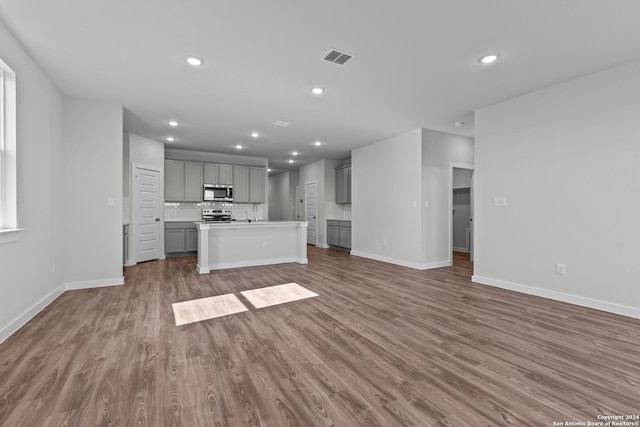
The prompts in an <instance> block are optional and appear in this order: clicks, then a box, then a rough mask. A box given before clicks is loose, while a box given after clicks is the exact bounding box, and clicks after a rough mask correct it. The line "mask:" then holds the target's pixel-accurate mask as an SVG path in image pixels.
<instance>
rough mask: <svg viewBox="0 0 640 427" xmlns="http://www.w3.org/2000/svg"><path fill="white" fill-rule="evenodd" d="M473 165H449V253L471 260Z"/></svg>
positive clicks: (452, 257)
mask: <svg viewBox="0 0 640 427" xmlns="http://www.w3.org/2000/svg"><path fill="white" fill-rule="evenodd" d="M473 237H474V233H473V165H465V164H454V163H452V164H450V166H449V253H450V254H451V261H452V263H453V260H454V256H453V255H454V252H455V253H456V255H457V257H458V258H459V257H460V256H461V254H469V255H468V259H469V261H472V262H473Z"/></svg>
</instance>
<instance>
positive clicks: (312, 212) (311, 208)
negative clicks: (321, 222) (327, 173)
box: [304, 181, 318, 245]
mask: <svg viewBox="0 0 640 427" xmlns="http://www.w3.org/2000/svg"><path fill="white" fill-rule="evenodd" d="M317 186H318V184H317V183H316V181H310V182H307V183H305V184H304V205H305V206H304V212H305V221H307V222H308V223H309V225H308V227H307V244H309V245H315V244H316V229H317V223H316V215H317V213H318V195H317V193H318V191H317Z"/></svg>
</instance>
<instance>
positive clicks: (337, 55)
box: [322, 49, 353, 65]
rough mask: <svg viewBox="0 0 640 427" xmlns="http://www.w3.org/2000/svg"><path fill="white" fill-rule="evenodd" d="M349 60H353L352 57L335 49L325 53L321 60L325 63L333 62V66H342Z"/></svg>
mask: <svg viewBox="0 0 640 427" xmlns="http://www.w3.org/2000/svg"><path fill="white" fill-rule="evenodd" d="M351 58H353V55H350V54H348V53H345V52H340V51H339V50H336V49H331V50H330V51H329V52H327V53H325V55H324V57H323V58H322V59H324V60H325V61H329V62H333V63H334V64H338V65H344V64H345V63H346V62H347V61H348V60H350V59H351Z"/></svg>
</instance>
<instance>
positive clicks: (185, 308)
mask: <svg viewBox="0 0 640 427" xmlns="http://www.w3.org/2000/svg"><path fill="white" fill-rule="evenodd" d="M172 307H173V317H174V318H175V320H176V326H180V325H186V324H187V323H193V322H200V321H202V320H207V319H215V318H216V317H221V316H228V315H230V314H235V313H241V312H243V311H248V310H249V309H248V308H247V307H245V306H244V304H242V302H240V300H239V299H238V297H237V296H235V295H234V294H226V295H219V296H216V297H209V298H201V299H194V300H191V301H184V302H176V303H174V304H172Z"/></svg>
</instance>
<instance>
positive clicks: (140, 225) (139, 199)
mask: <svg viewBox="0 0 640 427" xmlns="http://www.w3.org/2000/svg"><path fill="white" fill-rule="evenodd" d="M134 186H135V187H134V191H135V194H134V197H135V200H134V206H133V209H134V211H133V219H134V223H133V225H134V239H135V240H134V241H135V254H136V260H135V261H136V262H143V261H149V260H152V259H158V258H160V238H159V227H160V222H159V221H160V172H159V171H156V170H150V169H144V168H140V167H136V168H135V169H134Z"/></svg>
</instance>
